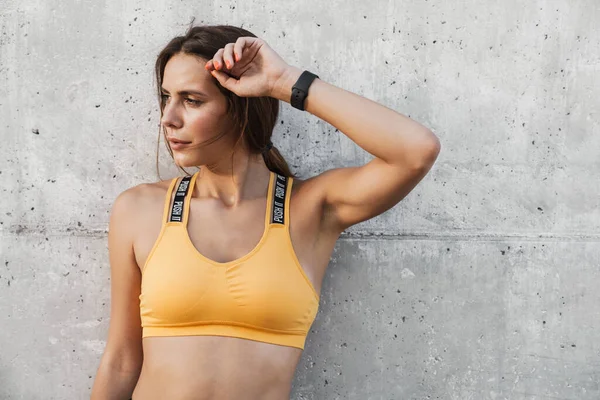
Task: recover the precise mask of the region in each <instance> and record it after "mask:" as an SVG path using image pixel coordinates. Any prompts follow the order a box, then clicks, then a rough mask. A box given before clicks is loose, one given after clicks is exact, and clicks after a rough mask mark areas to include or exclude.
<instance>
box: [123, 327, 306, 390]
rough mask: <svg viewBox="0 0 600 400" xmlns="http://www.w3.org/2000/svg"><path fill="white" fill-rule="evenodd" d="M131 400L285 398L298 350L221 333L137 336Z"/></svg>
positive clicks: (296, 360)
mask: <svg viewBox="0 0 600 400" xmlns="http://www.w3.org/2000/svg"><path fill="white" fill-rule="evenodd" d="M143 350H144V362H143V365H142V371H141V373H140V377H139V380H138V383H137V385H136V387H135V390H134V392H133V397H132V399H133V400H154V399H156V400H159V399H160V400H164V399H169V400H213V399H219V400H229V399H232V400H233V399H236V400H289V397H290V391H291V386H292V381H293V378H294V371H295V369H296V366H297V364H298V361H299V360H300V356H301V355H302V349H299V348H296V347H289V346H279V345H276V344H270V343H263V342H258V341H253V340H247V339H240V338H235V337H223V336H171V337H146V338H144V339H143Z"/></svg>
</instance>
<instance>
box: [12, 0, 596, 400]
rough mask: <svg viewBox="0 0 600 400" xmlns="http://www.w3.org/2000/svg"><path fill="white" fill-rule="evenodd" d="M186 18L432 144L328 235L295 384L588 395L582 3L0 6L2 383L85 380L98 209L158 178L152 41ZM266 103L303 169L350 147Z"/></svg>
mask: <svg viewBox="0 0 600 400" xmlns="http://www.w3.org/2000/svg"><path fill="white" fill-rule="evenodd" d="M192 16H195V17H196V18H197V22H198V23H202V22H205V23H230V24H234V25H242V26H244V27H245V28H248V29H250V30H251V31H253V32H254V33H255V34H257V35H258V36H261V37H263V38H264V39H265V40H267V42H268V43H269V44H271V46H272V47H273V48H274V49H276V51H278V52H279V54H281V55H282V57H283V58H284V59H285V60H286V61H287V62H288V63H290V64H294V65H296V66H299V67H302V68H306V69H309V70H311V71H313V72H315V71H316V72H317V73H318V74H319V75H320V77H321V79H324V80H326V81H328V82H330V83H332V84H334V85H337V86H340V87H343V88H345V89H347V90H350V91H353V92H355V93H359V94H361V95H363V96H366V97H368V98H371V99H373V100H376V101H379V102H381V103H383V104H385V105H386V106H388V107H390V108H393V109H395V110H398V111H400V112H402V113H404V114H406V115H409V116H411V117H412V118H415V119H416V120H418V121H419V122H421V123H423V124H425V125H426V126H428V127H429V128H431V129H432V130H433V131H434V132H435V133H436V134H437V135H438V137H439V138H440V140H441V142H442V146H443V148H442V153H441V154H440V157H439V159H438V161H437V164H436V165H435V166H434V168H433V169H432V170H431V172H430V174H429V175H428V176H427V177H426V178H425V179H424V180H423V182H422V183H421V184H420V185H419V186H418V187H417V188H416V189H415V190H414V191H413V192H412V193H411V194H410V195H409V196H408V197H407V198H405V199H404V200H403V201H402V202H401V203H400V204H398V205H397V206H396V207H395V208H393V209H392V210H390V211H388V212H386V213H384V214H382V215H380V216H379V217H377V218H375V219H372V220H370V221H367V222H364V223H362V224H359V225H356V226H353V227H352V228H350V229H349V230H348V231H347V232H346V233H345V234H344V236H343V237H342V238H340V241H339V242H338V244H337V246H336V249H335V252H334V255H333V257H332V260H331V265H330V267H329V270H328V274H327V276H326V278H325V283H324V287H323V294H322V296H323V297H322V302H321V309H320V312H319V315H318V317H317V320H316V321H315V324H314V326H313V329H312V332H311V334H310V335H309V338H308V341H307V346H306V349H305V352H304V355H303V358H302V360H301V363H300V365H299V367H298V370H297V375H296V378H295V381H294V389H293V395H292V398H293V399H295V400H301V399H307V400H308V399H310V400H312V399H382V400H383V399H386V400H389V399H419V400H421V399H422V400H425V399H458V400H466V399H528V400H534V399H535V400H541V399H565V400H594V399H600V386H599V385H600V383H599V382H600V311H599V310H600V290H599V289H598V288H599V287H600V240H599V239H600V234H599V233H598V232H599V228H600V179H599V178H600V176H599V175H600V129H599V117H600V115H599V111H600V101H599V100H598V94H599V93H600V79H599V78H600V74H599V72H600V30H599V29H598V21H600V3H599V2H598V1H597V0H570V1H567V0H555V1H551V0H540V1H535V2H521V1H516V0H507V1H492V0H487V1H474V0H466V1H460V2H451V1H441V0H430V1H404V2H394V1H388V2H383V1H381V2H358V1H353V2H341V1H337V2H318V1H309V2H302V3H301V2H291V1H283V2H280V1H267V2H259V1H247V2H222V3H219V2H207V1H188V0H183V1H179V2H160V1H148V2H142V1H110V2H109V1H93V2H92V1H90V0H87V1H73V0H65V1H58V0H49V1H38V2H34V1H31V0H25V1H16V0H3V1H2V3H0V134H1V146H0V190H1V193H2V202H1V205H2V206H1V210H0V238H1V241H0V261H1V264H0V327H1V329H0V398H1V399H28V400H29V399H44V400H47V399H85V398H88V397H89V391H90V388H91V385H92V382H93V376H94V374H95V371H96V368H97V366H98V361H99V358H100V356H101V354H102V351H103V348H104V344H105V342H104V340H105V337H106V332H107V327H108V317H109V307H108V304H109V294H110V291H109V281H108V278H109V264H108V256H107V238H106V233H107V224H108V215H109V210H110V207H111V204H112V201H113V200H114V198H115V197H116V196H117V195H118V194H119V193H120V192H121V191H123V190H125V189H126V188H128V187H131V186H133V185H136V184H138V183H141V182H147V181H155V180H157V179H158V176H157V175H156V173H155V168H154V163H155V151H156V150H155V149H156V137H157V123H158V110H157V108H156V103H155V98H154V91H153V90H154V87H153V83H152V82H153V81H152V79H153V78H152V67H153V63H154V57H155V56H156V54H157V52H158V51H159V49H160V48H161V46H163V45H164V44H165V43H166V42H167V41H168V40H169V39H170V38H171V37H172V36H174V35H178V34H181V33H182V32H183V31H184V29H185V26H186V25H187V23H188V22H189V20H190V18H191V17H192ZM349 22H350V23H349ZM281 120H282V121H283V123H282V124H280V125H278V127H277V133H276V135H275V137H274V142H275V144H276V146H278V147H279V148H280V149H281V151H282V152H283V153H284V154H285V155H286V157H287V159H288V160H289V163H290V165H291V166H292V167H293V169H294V170H295V171H296V172H298V173H299V175H300V176H301V177H303V178H306V177H308V176H312V175H313V174H316V173H319V172H321V171H324V170H326V169H329V168H333V167H340V166H350V165H359V164H363V163H365V162H367V161H368V160H369V159H370V156H369V155H368V154H367V153H366V152H364V151H362V149H360V148H358V146H356V145H355V144H354V143H353V142H351V141H350V140H349V139H348V138H347V137H345V136H344V135H343V134H342V133H340V132H337V131H336V130H335V129H333V128H332V127H331V126H330V125H328V124H327V123H325V122H323V121H320V120H318V118H316V117H314V116H312V115H308V114H306V113H301V112H299V111H297V110H295V109H292V108H291V107H290V106H289V105H287V104H286V105H283V106H282V113H281ZM160 164H161V171H162V173H161V177H162V178H163V179H164V178H168V177H170V176H174V175H175V174H176V169H175V168H174V167H173V166H172V165H171V163H170V160H169V158H168V155H167V153H166V151H163V150H162V148H161V157H160Z"/></svg>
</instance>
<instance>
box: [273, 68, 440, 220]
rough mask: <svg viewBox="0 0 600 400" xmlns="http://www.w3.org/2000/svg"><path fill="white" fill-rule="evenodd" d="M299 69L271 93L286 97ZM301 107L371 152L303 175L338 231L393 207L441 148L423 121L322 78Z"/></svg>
mask: <svg viewBox="0 0 600 400" xmlns="http://www.w3.org/2000/svg"><path fill="white" fill-rule="evenodd" d="M301 73H302V70H300V69H299V68H296V67H290V68H289V70H288V72H287V73H286V74H285V75H284V76H282V78H281V79H280V81H279V82H278V84H277V89H276V90H275V91H274V97H276V98H278V99H279V100H282V101H286V102H288V103H289V102H290V97H291V90H292V86H293V85H294V83H295V82H296V80H297V79H298V77H299V76H300V74H301ZM304 108H305V110H306V111H308V112H310V113H311V114H314V115H316V116H317V117H319V118H321V119H323V120H324V121H326V122H328V123H330V124H331V125H333V126H334V127H336V128H337V129H338V130H339V131H340V132H342V133H344V134H345V135H346V136H348V137H349V138H350V139H351V140H352V141H354V142H355V143H356V144H357V145H358V146H360V147H361V148H363V149H364V150H366V151H367V152H369V153H370V154H372V155H373V156H375V159H373V160H371V161H370V162H368V163H367V164H365V165H363V166H360V167H350V168H336V169H331V170H328V171H325V172H323V173H322V174H320V175H317V176H315V177H313V178H311V179H308V180H307V181H306V185H307V186H310V190H311V191H313V193H314V194H315V196H318V197H319V198H320V199H321V202H322V205H323V213H324V218H323V221H324V223H326V224H327V225H328V226H327V227H326V229H332V230H335V231H338V232H342V231H344V230H345V229H346V228H348V227H350V226H351V225H354V224H357V223H359V222H362V221H365V220H368V219H370V218H373V217H375V216H377V215H379V214H381V213H383V212H384V211H386V210H388V209H390V208H391V207H393V206H394V205H395V204H397V203H398V202H399V201H400V200H402V199H403V198H404V197H405V196H406V195H407V194H408V193H410V191H411V190H412V189H413V188H414V187H415V186H416V185H417V184H418V183H419V182H420V181H421V180H422V179H423V177H424V176H425V175H426V174H427V172H428V171H429V170H430V168H431V167H432V166H433V164H434V162H435V160H436V158H437V156H438V154H439V152H440V149H441V145H440V141H439V140H438V138H437V137H436V136H435V135H434V134H433V133H432V132H431V131H430V130H429V129H428V128H426V127H425V126H423V125H421V124H419V123H418V122H416V121H414V120H412V119H411V118H409V117H407V116H404V115H402V114H400V113H398V112H396V111H394V110H392V109H390V108H388V107H385V106H383V105H381V104H379V103H376V102H374V101H372V100H370V99H367V98H365V97H362V96H359V95H357V94H355V93H352V92H349V91H347V90H344V89H341V88H338V87H336V86H334V85H331V84H329V83H327V82H325V81H323V80H321V79H315V80H314V81H313V83H312V85H311V86H310V87H309V89H308V95H307V97H306V100H305V104H304Z"/></svg>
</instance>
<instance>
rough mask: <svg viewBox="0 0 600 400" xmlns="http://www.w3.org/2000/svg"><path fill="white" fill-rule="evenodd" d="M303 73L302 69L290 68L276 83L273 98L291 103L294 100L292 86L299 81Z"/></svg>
mask: <svg viewBox="0 0 600 400" xmlns="http://www.w3.org/2000/svg"><path fill="white" fill-rule="evenodd" d="M302 72H303V71H302V70H301V69H300V68H298V67H295V66H290V67H289V68H288V69H287V70H286V71H285V72H284V73H283V74H281V76H280V77H279V79H277V82H275V85H274V86H273V92H272V94H271V97H274V98H276V99H278V100H281V101H285V102H286V103H289V102H290V99H291V98H292V86H294V84H295V83H296V82H297V81H298V78H300V75H302Z"/></svg>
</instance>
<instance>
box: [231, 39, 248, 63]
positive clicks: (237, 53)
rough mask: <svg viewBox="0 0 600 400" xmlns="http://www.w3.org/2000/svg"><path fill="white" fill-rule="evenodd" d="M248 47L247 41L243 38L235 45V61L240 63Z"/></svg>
mask: <svg viewBox="0 0 600 400" xmlns="http://www.w3.org/2000/svg"><path fill="white" fill-rule="evenodd" d="M245 45H246V39H245V38H244V37H243V36H241V37H239V38H238V39H237V40H236V41H235V44H234V45H233V53H234V54H235V60H236V61H240V60H241V59H242V53H243V51H244V46H245Z"/></svg>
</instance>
